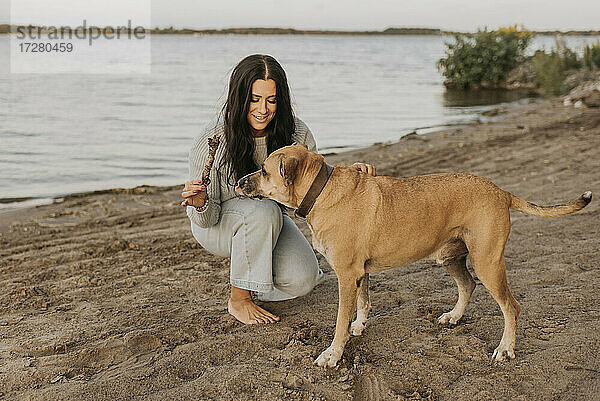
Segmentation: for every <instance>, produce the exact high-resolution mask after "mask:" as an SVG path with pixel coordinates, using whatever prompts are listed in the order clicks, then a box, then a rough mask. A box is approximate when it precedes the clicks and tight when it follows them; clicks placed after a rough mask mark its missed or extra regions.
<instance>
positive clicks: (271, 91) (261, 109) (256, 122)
mask: <svg viewBox="0 0 600 401" xmlns="http://www.w3.org/2000/svg"><path fill="white" fill-rule="evenodd" d="M276 89H277V87H276V85H275V81H273V80H272V79H268V80H266V81H265V80H264V79H257V80H256V81H254V83H253V84H252V99H250V107H249V109H248V122H249V123H250V126H251V127H252V128H254V130H255V131H259V132H260V131H262V130H264V129H265V128H266V127H267V125H269V123H270V122H271V120H272V119H273V117H274V116H275V111H277V98H276V95H277V91H276Z"/></svg>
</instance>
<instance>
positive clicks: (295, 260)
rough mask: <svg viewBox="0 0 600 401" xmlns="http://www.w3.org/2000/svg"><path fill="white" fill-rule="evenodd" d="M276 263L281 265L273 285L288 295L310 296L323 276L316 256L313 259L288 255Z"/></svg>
mask: <svg viewBox="0 0 600 401" xmlns="http://www.w3.org/2000/svg"><path fill="white" fill-rule="evenodd" d="M276 262H279V263H280V265H279V266H278V269H277V274H275V276H274V277H273V284H274V285H275V287H277V288H278V289H280V290H281V291H283V292H285V293H286V294H290V295H294V296H298V297H299V296H302V295H306V294H308V293H309V292H310V291H311V290H312V289H313V288H314V287H315V286H316V285H317V284H318V282H319V279H320V276H321V275H322V274H323V273H322V272H321V270H320V269H319V264H318V262H317V259H316V257H315V256H314V254H313V255H312V258H308V257H293V256H291V255H288V256H287V257H286V258H285V260H279V261H276ZM282 264H283V266H282Z"/></svg>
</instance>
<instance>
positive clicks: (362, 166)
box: [350, 163, 375, 177]
mask: <svg viewBox="0 0 600 401" xmlns="http://www.w3.org/2000/svg"><path fill="white" fill-rule="evenodd" d="M350 167H352V168H354V169H356V170H357V171H361V172H363V173H367V174H370V175H372V176H373V177H375V166H373V165H371V164H367V163H354V164H353V165H352V166H350Z"/></svg>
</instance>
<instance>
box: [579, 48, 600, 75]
mask: <svg viewBox="0 0 600 401" xmlns="http://www.w3.org/2000/svg"><path fill="white" fill-rule="evenodd" d="M583 64H584V65H585V66H586V67H587V68H589V69H590V70H592V69H594V68H600V42H597V43H595V44H593V45H590V46H586V47H585V49H583Z"/></svg>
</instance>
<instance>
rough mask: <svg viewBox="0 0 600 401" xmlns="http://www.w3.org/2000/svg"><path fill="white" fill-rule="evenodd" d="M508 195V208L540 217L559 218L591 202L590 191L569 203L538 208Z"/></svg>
mask: <svg viewBox="0 0 600 401" xmlns="http://www.w3.org/2000/svg"><path fill="white" fill-rule="evenodd" d="M509 195H510V207H511V208H512V209H515V210H518V211H520V212H523V213H527V214H531V215H534V216H540V217H559V216H564V215H566V214H571V213H575V212H577V211H578V210H581V209H583V208H584V207H586V206H587V204H588V203H590V202H591V201H592V191H587V192H585V193H584V194H583V195H581V196H580V197H579V198H577V199H574V200H572V201H570V202H567V203H563V204H559V205H552V206H538V205H534V204H533V203H531V202H527V201H524V200H523V199H521V198H519V197H517V196H515V195H513V194H511V193H510V192H509Z"/></svg>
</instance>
